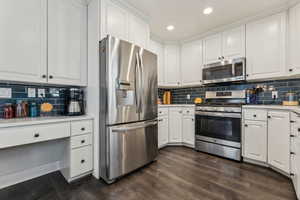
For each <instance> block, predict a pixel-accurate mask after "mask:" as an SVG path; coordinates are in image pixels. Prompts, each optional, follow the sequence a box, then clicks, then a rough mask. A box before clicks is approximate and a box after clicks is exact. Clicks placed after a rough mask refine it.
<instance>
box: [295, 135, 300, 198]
mask: <svg viewBox="0 0 300 200" xmlns="http://www.w3.org/2000/svg"><path fill="white" fill-rule="evenodd" d="M295 146H296V152H295V153H296V154H295V163H294V165H295V166H294V169H295V172H296V181H295V189H296V193H297V197H298V199H300V137H297V138H296V140H295Z"/></svg>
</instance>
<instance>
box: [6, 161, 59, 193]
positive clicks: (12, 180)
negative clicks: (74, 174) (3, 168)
mask: <svg viewBox="0 0 300 200" xmlns="http://www.w3.org/2000/svg"><path fill="white" fill-rule="evenodd" d="M58 170H59V162H58V161H57V162H53V163H49V164H46V165H42V166H38V167H35V168H31V169H27V170H24V171H20V172H17V173H13V174H8V175H5V176H1V177H0V189H3V188H6V187H9V186H11V185H15V184H18V183H21V182H24V181H28V180H30V179H33V178H37V177H40V176H43V175H45V174H49V173H51V172H55V171H58Z"/></svg>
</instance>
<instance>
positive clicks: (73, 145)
mask: <svg viewBox="0 0 300 200" xmlns="http://www.w3.org/2000/svg"><path fill="white" fill-rule="evenodd" d="M70 127H71V138H70V145H69V146H66V148H65V154H64V159H63V161H62V162H61V173H62V174H63V176H64V177H65V179H66V180H67V181H68V182H71V181H73V180H75V179H77V178H80V177H82V176H84V175H86V174H88V173H91V172H92V170H93V121H92V120H82V121H74V122H71V124H70Z"/></svg>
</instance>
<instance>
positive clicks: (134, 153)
mask: <svg viewBox="0 0 300 200" xmlns="http://www.w3.org/2000/svg"><path fill="white" fill-rule="evenodd" d="M99 50H100V127H99V128H100V176H101V178H103V179H104V180H105V181H106V182H107V183H112V182H114V181H115V180H116V179H118V178H120V177H122V176H123V175H125V174H128V173H129V172H132V171H134V170H136V169H138V168H140V167H142V166H144V165H146V164H148V163H150V162H152V161H153V160H155V158H156V156H157V154H158V145H157V56H156V55H155V54H153V53H151V52H149V51H147V50H145V49H143V48H141V47H139V46H137V45H134V44H132V43H129V42H126V41H123V40H120V39H117V38H115V37H112V36H107V37H106V38H105V39H103V40H102V41H101V42H100V49H99Z"/></svg>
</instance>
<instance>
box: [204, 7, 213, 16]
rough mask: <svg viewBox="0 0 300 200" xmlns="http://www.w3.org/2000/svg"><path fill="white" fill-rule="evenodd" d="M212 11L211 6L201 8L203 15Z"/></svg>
mask: <svg viewBox="0 0 300 200" xmlns="http://www.w3.org/2000/svg"><path fill="white" fill-rule="evenodd" d="M213 11H214V9H213V8H212V7H207V8H205V9H204V10H203V14H204V15H209V14H211V13H212V12H213Z"/></svg>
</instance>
